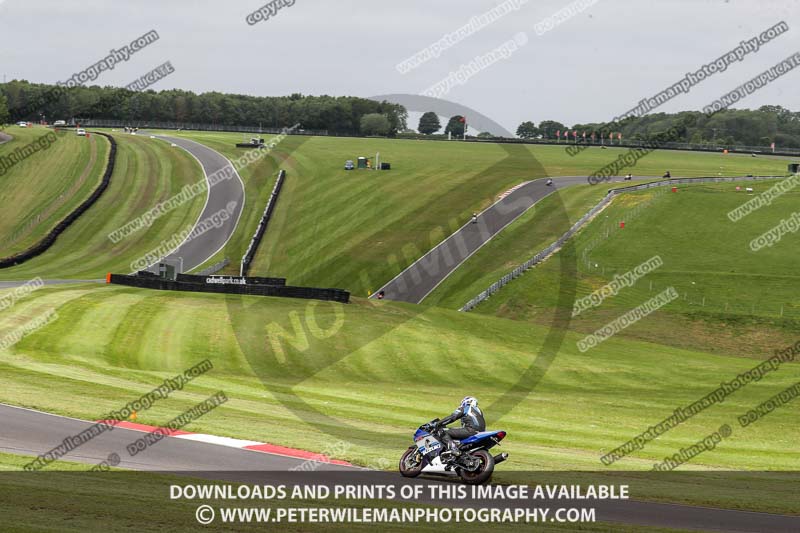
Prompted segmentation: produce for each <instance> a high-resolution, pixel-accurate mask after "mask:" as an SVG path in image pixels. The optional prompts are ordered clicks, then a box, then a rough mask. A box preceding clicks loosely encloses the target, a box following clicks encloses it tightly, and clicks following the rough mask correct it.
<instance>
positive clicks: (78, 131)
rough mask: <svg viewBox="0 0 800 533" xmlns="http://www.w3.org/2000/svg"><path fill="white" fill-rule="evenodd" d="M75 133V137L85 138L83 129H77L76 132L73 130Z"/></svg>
mask: <svg viewBox="0 0 800 533" xmlns="http://www.w3.org/2000/svg"><path fill="white" fill-rule="evenodd" d="M75 133H76V134H77V135H80V136H82V137H86V130H85V129H83V128H78V129H77V130H75Z"/></svg>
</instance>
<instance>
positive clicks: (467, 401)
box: [461, 396, 478, 409]
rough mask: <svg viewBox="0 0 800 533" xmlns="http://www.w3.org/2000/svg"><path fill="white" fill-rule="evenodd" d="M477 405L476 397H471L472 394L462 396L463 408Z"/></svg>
mask: <svg viewBox="0 0 800 533" xmlns="http://www.w3.org/2000/svg"><path fill="white" fill-rule="evenodd" d="M477 406H478V399H477V398H473V397H472V396H464V399H463V400H461V407H463V408H464V409H466V408H468V407H477Z"/></svg>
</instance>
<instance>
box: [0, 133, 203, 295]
mask: <svg viewBox="0 0 800 533" xmlns="http://www.w3.org/2000/svg"><path fill="white" fill-rule="evenodd" d="M70 138H71V137H70ZM91 138H93V139H100V136H92V137H91ZM114 138H115V139H116V141H117V162H116V167H115V169H114V173H113V175H112V176H111V184H110V185H109V187H108V189H106V191H105V192H104V193H103V195H102V196H101V197H100V199H99V200H98V201H97V202H96V203H95V205H93V206H92V207H91V208H90V209H89V211H87V212H86V213H85V214H84V215H83V216H81V217H80V218H79V219H78V220H77V221H76V222H75V223H73V224H72V226H70V228H69V229H68V230H67V231H65V232H64V233H63V234H62V235H61V236H60V237H59V238H58V240H57V241H56V242H55V244H54V245H53V246H52V247H51V248H50V249H49V250H48V251H47V252H46V253H44V254H42V255H40V256H38V257H36V258H33V259H31V260H30V261H28V262H26V263H24V264H22V265H19V266H16V267H12V268H7V269H3V270H0V279H11V280H24V279H28V278H32V277H34V276H41V277H43V278H45V279H47V278H55V279H62V278H63V279H72V278H74V279H98V278H104V277H105V275H106V273H107V272H110V271H114V272H118V273H128V272H130V270H131V269H130V264H131V262H133V261H134V260H136V259H137V258H139V257H141V256H142V255H144V254H145V253H147V252H148V251H150V250H152V249H154V248H156V247H158V245H159V244H160V243H161V241H163V240H166V239H169V238H170V237H172V235H174V234H175V233H177V232H178V231H180V230H183V229H186V228H191V227H192V226H193V224H194V223H195V221H196V220H197V217H198V215H199V214H200V211H201V210H202V207H203V204H204V202H205V196H199V197H197V198H193V199H192V200H191V201H189V202H187V203H185V204H183V205H182V206H180V207H179V208H177V209H175V210H173V211H171V212H170V213H169V214H167V215H165V216H163V217H161V218H159V219H158V220H156V221H155V222H154V223H153V225H152V226H150V227H149V228H147V229H146V230H144V229H143V230H140V231H138V232H136V233H133V234H132V235H130V236H128V237H127V238H125V239H123V240H121V241H119V242H118V243H113V242H112V241H111V240H110V239H109V238H108V235H109V234H110V233H111V232H112V231H114V230H116V229H117V228H119V227H120V226H122V225H124V224H125V223H127V222H128V221H130V220H132V219H133V218H135V217H138V216H140V215H142V214H143V213H145V212H146V211H147V210H149V209H151V208H152V207H153V206H154V205H156V204H157V203H158V202H161V201H164V200H166V199H167V198H169V197H171V196H172V195H174V194H176V193H177V192H178V191H180V189H181V188H182V187H183V186H184V185H186V184H190V183H194V182H196V181H200V180H202V179H203V173H202V170H201V168H200V165H199V163H198V162H197V160H196V159H195V158H193V157H192V156H191V155H189V154H188V153H187V152H185V151H183V150H181V149H178V148H173V147H170V145H169V144H167V143H165V142H163V141H158V140H152V139H148V138H145V137H135V136H131V135H125V134H122V133H119V132H117V133H115V134H114ZM59 142H60V141H59ZM98 142H100V141H98ZM102 142H105V141H102ZM56 146H58V145H57V144H56V145H54V146H53V147H52V148H51V149H50V150H55V149H56ZM32 159H33V158H32ZM66 160H67V161H69V158H66ZM36 172H37V173H38V170H37V171H36ZM29 194H31V192H30V190H29ZM3 220H6V219H5V217H4V218H3Z"/></svg>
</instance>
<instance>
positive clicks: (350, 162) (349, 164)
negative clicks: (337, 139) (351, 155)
mask: <svg viewBox="0 0 800 533" xmlns="http://www.w3.org/2000/svg"><path fill="white" fill-rule="evenodd" d="M354 168H356V166H355V165H354V164H353V160H352V159H348V160H347V161H345V162H344V169H345V170H353V169H354Z"/></svg>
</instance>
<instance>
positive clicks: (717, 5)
mask: <svg viewBox="0 0 800 533" xmlns="http://www.w3.org/2000/svg"><path fill="white" fill-rule="evenodd" d="M281 1H282V0H277V2H278V3H280V2H281ZM285 3H287V4H288V3H291V0H289V1H288V2H285ZM264 5H265V2H264V1H258V0H237V1H229V2H221V1H211V0H199V1H197V0H193V1H188V0H172V1H165V0H113V1H112V0H107V1H101V0H80V1H77V0H76V1H71V0H5V1H2V0H0V35H2V37H3V42H4V46H3V47H2V49H0V74H3V75H4V76H5V77H6V79H8V80H11V79H14V78H18V79H27V80H30V81H36V82H50V83H52V82H56V81H59V80H64V79H67V78H69V77H70V76H71V75H72V74H73V73H75V72H79V71H81V70H83V69H85V68H87V67H88V66H90V65H92V64H94V63H96V62H97V61H99V60H101V59H102V58H103V57H104V56H105V55H106V54H108V52H109V50H111V49H118V48H120V47H122V46H123V45H125V44H127V43H129V42H130V41H131V40H133V39H135V38H136V37H139V36H140V35H142V34H144V33H146V32H147V31H149V30H156V31H157V32H158V34H159V36H160V39H159V40H158V41H157V42H155V43H153V44H152V45H150V46H148V47H147V48H146V49H144V50H142V51H140V52H138V53H136V54H135V55H133V56H132V57H131V58H130V59H129V60H128V61H127V62H124V63H122V64H120V65H118V66H116V68H114V70H111V71H106V72H104V73H102V74H101V76H100V77H99V78H98V80H97V82H96V83H99V84H100V85H117V86H124V85H127V84H128V83H130V82H132V81H134V80H135V79H136V78H138V77H139V76H140V75H142V74H144V73H145V72H147V71H149V70H151V69H153V68H155V67H156V66H158V65H160V64H162V63H163V62H165V61H171V63H172V65H173V66H174V69H175V72H174V73H173V74H171V75H169V76H168V77H166V78H165V79H163V80H161V81H159V82H158V83H157V84H155V85H154V86H153V88H154V89H169V88H183V89H189V90H193V91H195V92H204V91H222V92H231V93H243V94H252V95H286V94H290V93H294V92H301V93H304V94H330V95H356V96H364V97H369V96H372V95H376V94H390V93H409V94H418V93H421V92H423V91H426V90H427V89H429V88H431V87H432V86H435V85H436V84H437V83H438V82H442V80H445V79H447V78H448V77H450V79H451V80H457V83H450V85H449V86H448V87H447V92H446V93H444V94H442V95H441V97H442V98H444V99H447V100H450V101H453V102H457V103H460V104H464V105H466V106H469V107H470V108H473V109H475V110H478V111H480V112H481V113H483V114H485V115H487V116H489V117H491V118H492V119H494V120H495V121H497V122H499V123H500V124H502V125H503V126H505V127H506V128H508V129H509V130H511V131H514V130H515V129H516V126H517V125H518V124H519V123H520V122H521V121H523V120H532V121H534V122H536V123H539V122H540V121H542V120H547V119H551V120H559V121H561V122H564V123H566V124H573V123H576V122H589V121H605V120H610V119H611V118H613V117H614V116H617V115H619V114H621V113H622V112H624V111H626V110H628V109H630V108H631V107H633V106H634V105H636V103H637V102H638V101H639V100H641V99H642V98H644V97H647V96H652V95H653V94H655V93H657V92H658V91H660V90H662V89H664V88H666V87H667V86H669V85H671V84H673V83H674V82H676V81H678V80H680V79H681V78H682V77H683V76H684V75H685V74H686V73H687V72H688V71H695V70H697V69H699V68H700V67H702V65H703V64H705V63H709V62H711V61H713V60H715V59H716V58H718V57H719V56H720V55H722V54H724V53H726V52H728V51H729V50H731V49H733V48H735V47H736V46H737V45H738V44H739V43H740V41H742V40H746V39H750V38H753V37H756V36H758V35H759V34H760V33H761V32H763V31H764V30H766V29H767V28H769V27H771V26H773V25H774V24H776V23H778V22H781V21H786V22H787V23H788V24H789V31H788V32H786V33H783V34H782V35H780V36H778V37H776V38H775V39H774V40H772V41H771V42H769V43H767V44H765V45H763V46H762V47H761V49H760V50H759V51H758V52H755V53H750V54H748V55H747V56H746V57H745V58H744V59H743V60H742V61H741V62H736V63H734V64H732V65H731V66H730V67H728V68H727V70H726V71H724V72H721V73H717V74H715V75H713V76H711V77H709V78H708V79H706V80H704V81H703V82H702V83H699V84H698V85H696V86H695V87H693V88H692V89H691V90H690V91H689V93H688V94H683V95H681V96H679V97H677V98H675V99H674V100H672V101H670V102H668V103H667V104H665V105H664V106H662V107H661V108H660V109H661V110H664V111H668V112H672V111H679V110H684V109H700V108H702V107H703V106H704V105H706V104H707V103H709V102H710V101H712V100H714V99H715V98H717V97H718V96H720V95H721V94H723V93H725V92H728V91H729V90H732V89H734V88H735V87H737V86H738V85H739V84H741V83H743V82H745V81H747V80H749V79H751V78H752V77H754V76H756V75H758V74H759V73H761V72H762V71H764V70H765V69H767V68H769V67H770V66H772V65H774V64H775V63H777V62H779V61H780V60H782V59H784V58H786V57H787V56H789V55H791V54H793V53H795V52H797V51H799V50H800V20H799V19H798V16H797V15H798V14H800V2H799V1H798V0H758V1H756V0H727V1H726V0H580V1H579V2H571V1H562V0H434V1H432V0H403V1H397V0H294V4H293V5H291V6H289V5H287V6H285V7H282V8H281V9H279V10H277V11H276V12H275V14H274V15H272V16H270V17H269V18H268V19H267V20H262V21H260V22H258V23H256V24H248V22H247V20H246V18H247V16H248V14H250V13H252V12H254V11H256V10H258V9H259V8H260V7H262V6H264ZM499 5H504V6H511V9H509V10H508V11H509V12H508V14H506V15H504V16H502V17H501V18H499V19H498V20H495V21H494V22H492V23H491V24H489V25H487V26H483V25H482V24H480V20H481V19H480V16H481V15H482V14H484V13H486V12H487V11H489V10H490V9H492V8H494V7H496V6H499ZM567 6H573V7H575V9H574V11H575V12H576V14H574V16H571V17H567V18H563V17H562V18H560V19H559V20H560V22H557V23H556V22H554V19H552V18H549V17H552V16H553V15H554V14H555V13H556V12H558V11H559V10H561V9H563V8H565V7H567ZM252 20H253V19H252V18H251V21H252ZM471 20H472V21H478V24H475V22H473V28H476V31H474V32H472V33H471V34H470V35H467V36H462V37H460V38H457V40H458V42H454V43H453V44H452V45H447V46H445V48H446V49H444V50H442V51H441V52H440V53H439V54H438V57H433V58H431V59H430V60H428V61H426V62H424V63H423V64H421V65H419V66H417V67H416V68H413V69H411V70H410V71H408V72H405V73H403V72H400V70H399V69H398V64H400V63H401V62H402V61H404V60H406V59H408V58H409V57H411V56H413V55H414V54H416V53H418V52H421V51H423V50H425V49H426V48H427V47H429V46H430V45H432V44H433V43H436V42H439V41H440V40H442V39H443V38H445V37H446V36H447V35H450V34H452V33H453V32H456V31H457V30H458V29H459V28H461V27H462V26H464V25H467V24H469V23H470V21H471ZM548 21H549V22H548ZM795 25H796V26H797V27H794V26H795ZM537 28H538V29H539V31H537ZM543 28H549V31H546V32H543V33H542V31H541V30H542V29H543ZM513 39H516V41H513V42H515V43H522V44H518V45H517V46H516V47H514V48H513V49H512V48H510V46H511V45H509V44H508V43H509V41H511V40H513ZM503 46H505V48H504V50H505V51H506V53H505V57H502V56H499V55H498V56H496V57H498V59H497V60H495V61H494V62H491V63H490V64H486V65H483V66H482V67H481V68H479V69H477V70H474V69H473V70H470V69H467V68H466V67H464V68H462V66H464V65H468V64H469V63H470V62H472V61H473V60H474V59H475V58H476V57H477V56H484V55H485V54H488V53H490V52H492V51H493V50H496V49H498V48H500V47H503ZM484 63H485V61H484ZM459 71H460V72H461V75H460V76H456V73H459ZM451 73H453V76H452V77H451ZM465 73H468V74H465ZM459 78H460V79H459ZM799 84H800V68H798V69H797V70H796V71H793V72H790V73H789V74H787V75H785V76H783V77H782V78H780V79H779V80H777V81H775V82H773V83H771V84H770V85H768V86H767V87H765V88H764V89H761V90H760V91H758V92H757V93H755V94H753V95H751V96H749V97H748V98H747V99H745V100H743V101H742V102H741V103H740V104H739V105H738V107H750V108H755V107H758V106H761V105H764V104H780V105H783V106H784V107H788V108H790V109H793V110H800V91H798V86H799ZM440 87H441V86H440ZM410 125H411V126H416V121H415V120H414V121H410Z"/></svg>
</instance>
